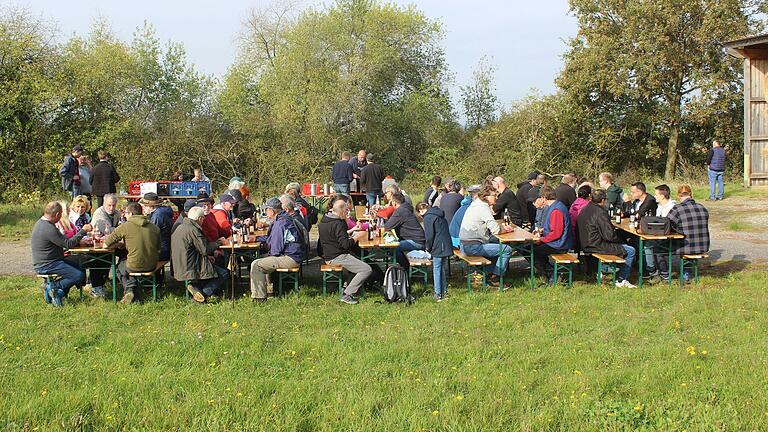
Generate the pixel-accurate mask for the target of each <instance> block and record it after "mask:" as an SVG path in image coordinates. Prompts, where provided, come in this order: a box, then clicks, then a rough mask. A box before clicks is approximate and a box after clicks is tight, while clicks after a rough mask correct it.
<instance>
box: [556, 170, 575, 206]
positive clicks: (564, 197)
mask: <svg viewBox="0 0 768 432" xmlns="http://www.w3.org/2000/svg"><path fill="white" fill-rule="evenodd" d="M555 196H556V197H557V200H558V201H560V202H561V203H563V204H565V206H566V207H568V208H571V204H573V202H574V201H576V174H574V173H568V174H566V175H564V176H563V179H562V180H561V182H560V184H559V185H557V187H556V188H555Z"/></svg>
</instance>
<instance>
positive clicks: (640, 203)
mask: <svg viewBox="0 0 768 432" xmlns="http://www.w3.org/2000/svg"><path fill="white" fill-rule="evenodd" d="M630 193H631V196H630V195H627V194H624V205H623V206H622V208H621V212H622V213H623V214H624V217H627V216H629V213H630V211H634V213H635V215H637V216H638V218H640V217H643V216H646V215H651V216H656V207H657V204H656V198H654V197H653V196H652V195H649V194H647V193H646V191H645V183H643V182H637V183H632V188H631V189H630Z"/></svg>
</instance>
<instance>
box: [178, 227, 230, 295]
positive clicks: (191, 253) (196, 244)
mask: <svg viewBox="0 0 768 432" xmlns="http://www.w3.org/2000/svg"><path fill="white" fill-rule="evenodd" d="M218 248H219V242H218V240H217V241H215V242H209V241H208V240H207V239H206V238H205V236H204V235H203V229H202V228H201V227H200V225H198V223H197V221H193V220H192V219H189V218H184V220H183V221H181V224H179V226H178V228H176V231H174V232H173V234H172V235H171V261H172V262H173V277H174V278H175V279H176V280H179V281H185V280H195V281H196V280H202V279H213V278H215V277H217V276H218V274H217V273H216V270H214V269H213V264H212V263H211V261H210V260H209V259H208V256H209V255H213V252H215V251H216V249H218Z"/></svg>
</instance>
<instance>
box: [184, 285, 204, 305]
mask: <svg viewBox="0 0 768 432" xmlns="http://www.w3.org/2000/svg"><path fill="white" fill-rule="evenodd" d="M187 291H189V293H190V294H192V300H194V301H196V302H198V303H205V295H203V293H202V292H201V291H200V290H199V289H197V288H196V287H195V286H194V285H192V284H189V285H187Z"/></svg>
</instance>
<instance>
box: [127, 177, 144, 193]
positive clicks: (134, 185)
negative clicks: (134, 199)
mask: <svg viewBox="0 0 768 432" xmlns="http://www.w3.org/2000/svg"><path fill="white" fill-rule="evenodd" d="M143 182H144V180H133V181H131V182H129V183H128V195H141V184H142V183H143Z"/></svg>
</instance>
